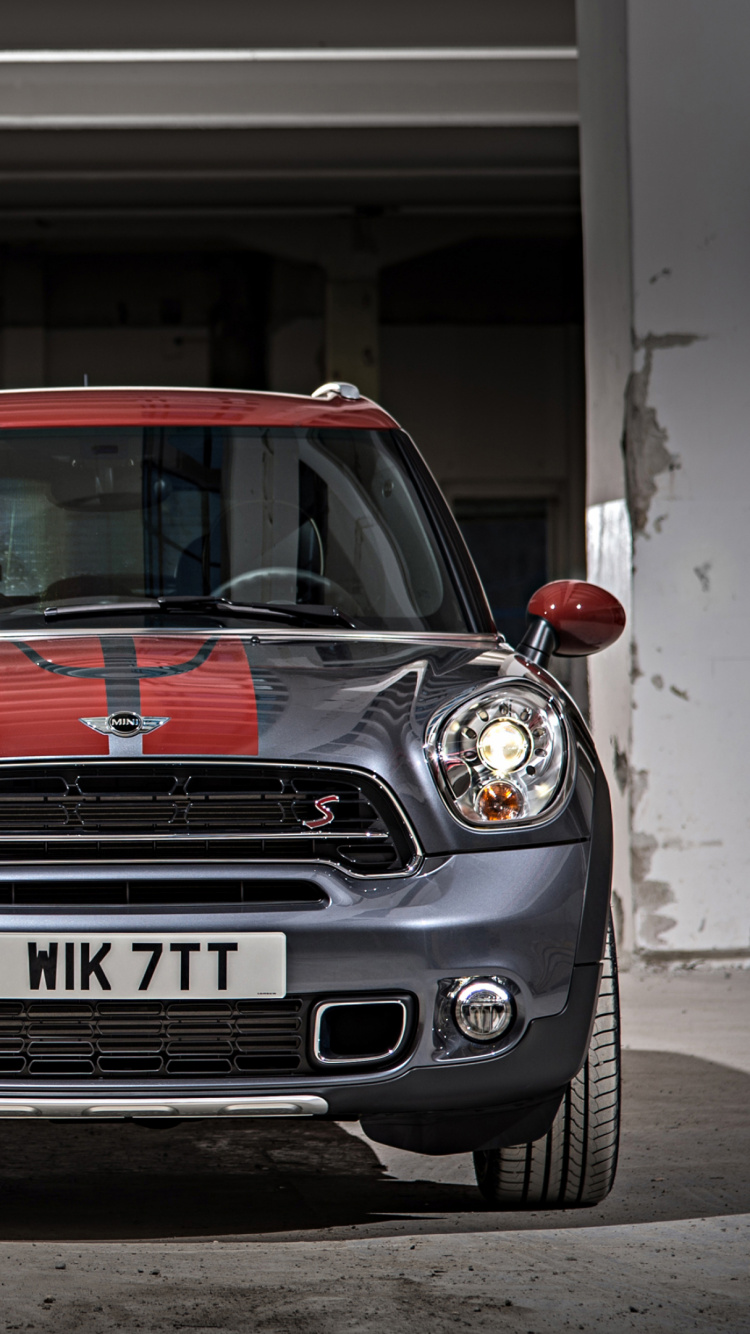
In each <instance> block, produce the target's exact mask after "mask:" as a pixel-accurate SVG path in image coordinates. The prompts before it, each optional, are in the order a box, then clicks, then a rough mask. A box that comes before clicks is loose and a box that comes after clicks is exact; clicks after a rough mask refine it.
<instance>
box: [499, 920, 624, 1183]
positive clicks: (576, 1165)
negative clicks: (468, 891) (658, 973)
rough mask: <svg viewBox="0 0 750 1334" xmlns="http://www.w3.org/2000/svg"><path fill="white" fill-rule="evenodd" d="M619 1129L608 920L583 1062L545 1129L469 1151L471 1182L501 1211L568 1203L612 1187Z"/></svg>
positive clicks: (615, 1000) (613, 956) (616, 1017)
mask: <svg viewBox="0 0 750 1334" xmlns="http://www.w3.org/2000/svg"><path fill="white" fill-rule="evenodd" d="M619 1131H620V1008H619V997H618V987H617V952H616V947H615V938H614V932H613V930H612V924H611V922H610V924H609V927H608V930H607V939H606V944H605V950H604V966H603V969H602V980H601V985H600V988H599V997H598V1000H597V1005H596V1015H595V1018H594V1028H593V1032H592V1035H591V1042H590V1044H589V1049H588V1054H587V1056H586V1060H585V1061H584V1063H583V1066H582V1068H581V1070H580V1071H579V1073H578V1074H577V1075H576V1077H575V1079H574V1080H572V1082H571V1083H570V1084H569V1085H568V1088H567V1090H566V1093H565V1097H564V1098H563V1101H562V1103H561V1106H560V1110H559V1111H558V1113H557V1116H556V1117H555V1119H554V1121H553V1123H552V1126H551V1128H550V1130H549V1131H548V1132H547V1134H546V1135H545V1136H544V1137H543V1138H542V1139H538V1140H534V1141H533V1142H532V1143H529V1144H519V1145H515V1146H514V1147H513V1148H509V1149H484V1150H480V1151H479V1152H477V1153H475V1154H474V1168H475V1171H476V1177H477V1185H478V1186H479V1189H480V1190H481V1192H482V1194H483V1195H484V1197H485V1199H486V1200H488V1201H489V1202H490V1204H494V1205H495V1206H499V1207H500V1208H503V1209H576V1208H584V1207H587V1206H590V1205H593V1204H599V1203H600V1201H601V1200H603V1199H604V1198H605V1197H606V1196H607V1195H608V1194H609V1192H610V1190H611V1189H612V1185H613V1183H614V1179H615V1171H616V1169H617V1150H618V1143H619Z"/></svg>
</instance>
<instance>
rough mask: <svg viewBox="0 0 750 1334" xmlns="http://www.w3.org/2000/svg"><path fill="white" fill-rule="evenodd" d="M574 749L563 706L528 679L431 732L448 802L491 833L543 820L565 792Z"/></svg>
mask: <svg viewBox="0 0 750 1334" xmlns="http://www.w3.org/2000/svg"><path fill="white" fill-rule="evenodd" d="M567 749H568V748H567V735H566V727H565V722H564V719H563V716H562V711H561V709H560V706H559V705H558V704H557V702H556V701H555V700H554V699H552V698H551V697H550V696H549V695H548V694H544V693H543V692H542V691H541V690H539V688H538V687H536V686H534V685H530V684H529V683H528V682H526V681H521V680H513V681H508V682H506V683H504V684H502V685H497V686H495V687H494V688H493V689H492V690H488V691H485V692H484V693H483V694H481V695H477V696H475V697H474V699H471V700H469V701H468V702H467V703H465V704H462V705H460V707H459V708H457V709H454V710H453V711H452V712H451V713H449V714H447V715H445V714H444V715H442V716H441V717H440V718H438V719H437V720H436V721H435V722H433V724H432V725H431V727H430V729H429V730H428V734H427V753H428V756H429V758H430V761H431V763H432V765H433V769H434V770H435V774H436V777H437V779H438V783H439V785H440V788H441V791H442V792H443V795H444V797H445V798H446V800H447V801H448V804H449V805H450V806H451V808H452V809H453V811H454V813H455V814H456V815H458V816H459V817H460V818H461V819H462V820H465V821H466V822H467V823H468V824H472V825H480V826H483V827H485V828H491V827H492V826H493V825H497V824H499V823H507V822H509V821H513V822H514V823H515V822H517V821H519V820H523V821H527V820H534V819H536V818H537V817H538V816H540V815H542V813H543V812H544V811H546V810H547V808H548V807H549V806H551V804H552V803H553V801H554V800H555V797H556V796H557V795H558V793H559V791H560V789H561V787H562V783H563V780H564V777H565V770H566V764H567Z"/></svg>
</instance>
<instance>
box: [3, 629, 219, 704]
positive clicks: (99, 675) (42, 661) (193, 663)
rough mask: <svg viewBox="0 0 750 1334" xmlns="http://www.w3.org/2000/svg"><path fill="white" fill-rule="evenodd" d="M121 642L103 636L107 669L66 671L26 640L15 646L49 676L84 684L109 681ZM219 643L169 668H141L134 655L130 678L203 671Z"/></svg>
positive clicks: (208, 643)
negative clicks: (111, 654) (112, 649)
mask: <svg viewBox="0 0 750 1334" xmlns="http://www.w3.org/2000/svg"><path fill="white" fill-rule="evenodd" d="M117 638H119V636H118V637H117ZM117 638H116V637H115V636H112V637H111V639H109V640H108V639H107V637H106V636H103V635H102V636H100V642H101V646H102V653H103V654H104V662H105V665H104V667H63V666H62V665H61V664H60V663H59V662H48V660H47V659H46V658H43V657H42V656H41V654H40V653H37V651H36V649H33V648H32V647H31V645H30V644H24V643H23V641H22V640H19V639H13V640H11V643H12V644H13V645H14V646H15V647H16V648H17V649H20V650H21V652H22V653H23V654H24V655H25V656H26V657H27V658H28V659H29V662H33V664H34V666H35V667H41V668H42V669H43V671H45V672H54V673H55V675H57V676H73V677H77V678H78V679H79V680H83V681H106V679H107V676H108V674H109V672H110V670H111V668H110V667H109V666H108V665H107V663H108V645H109V644H110V643H112V644H114V643H116V642H117ZM126 642H127V643H130V644H132V643H133V641H132V639H129V638H127V637H126ZM218 642H219V640H218V638H216V639H207V640H206V642H205V644H202V645H201V647H200V648H199V649H198V652H197V653H196V654H195V656H194V657H192V658H189V659H188V661H187V662H178V663H174V664H173V665H172V666H166V667H139V666H138V664H137V662H136V661H135V653H133V658H132V665H131V666H129V667H128V668H127V674H128V676H129V677H130V679H131V680H133V679H136V680H138V681H146V680H153V679H154V678H156V677H160V676H181V675H182V674H183V672H192V671H193V670H194V669H195V668H196V667H200V666H201V665H202V664H203V663H204V662H205V661H206V658H207V657H208V656H209V655H210V654H211V653H213V651H214V649H215V648H216V645H217V644H218ZM119 662H120V664H122V658H120V659H119ZM122 670H123V668H122V666H119V667H118V671H120V672H121V671H122ZM127 707H128V708H130V707H131V706H130V705H128V706H127Z"/></svg>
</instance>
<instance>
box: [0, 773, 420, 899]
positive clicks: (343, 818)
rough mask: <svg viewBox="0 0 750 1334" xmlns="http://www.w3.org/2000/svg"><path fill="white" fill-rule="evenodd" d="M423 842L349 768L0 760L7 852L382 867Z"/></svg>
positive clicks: (409, 855) (403, 861) (13, 855)
mask: <svg viewBox="0 0 750 1334" xmlns="http://www.w3.org/2000/svg"><path fill="white" fill-rule="evenodd" d="M416 852H417V850H416V848H415V846H414V842H413V839H412V837H411V836H410V834H409V832H408V830H407V828H406V826H405V824H404V821H403V818H402V817H401V816H400V814H399V812H398V811H397V809H396V807H395V804H394V802H393V800H392V799H391V798H390V797H389V796H388V794H387V793H386V792H385V791H384V790H383V788H382V787H381V786H380V784H378V783H376V782H374V781H373V780H372V779H371V778H369V777H368V776H367V775H364V774H362V775H359V774H356V773H353V772H352V771H350V770H340V769H336V768H334V767H325V768H323V767H320V768H319V767H315V766H296V765H289V766H283V765H267V764H265V765H264V764H260V763H255V762H246V763H244V764H237V763H225V762H214V763H208V762H201V761H179V762H172V761H153V762H152V761H144V760H131V761H127V760H104V761H86V762H82V763H70V762H66V761H63V762H59V763H51V762H40V763H36V764H24V765H15V764H13V765H5V766H3V768H2V769H1V770H0V862H18V861H36V860H50V861H66V860H75V861H84V862H85V861H91V860H97V861H99V860H102V859H110V860H118V861H119V860H143V859H144V858H148V859H149V860H151V859H153V860H159V859H170V860H174V859H177V860H181V859H196V858H198V859H206V858H209V859H218V860H226V859H236V860H256V859H258V858H260V859H263V860H274V861H289V860H292V861H329V862H333V863H335V864H338V865H340V866H342V867H344V868H346V869H347V870H350V871H354V872H355V873H356V874H358V875H368V874H370V875H375V874H381V875H382V874H384V873H388V872H394V871H395V872H398V871H401V870H403V869H405V868H406V867H407V866H409V865H410V864H411V863H412V862H414V860H415V858H416Z"/></svg>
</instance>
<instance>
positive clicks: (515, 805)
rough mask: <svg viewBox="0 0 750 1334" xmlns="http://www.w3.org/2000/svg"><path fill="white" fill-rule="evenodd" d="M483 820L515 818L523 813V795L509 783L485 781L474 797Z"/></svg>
mask: <svg viewBox="0 0 750 1334" xmlns="http://www.w3.org/2000/svg"><path fill="white" fill-rule="evenodd" d="M476 808H477V813H478V814H479V815H481V817H482V819H483V820H487V821H490V820H492V821H495V820H517V819H518V817H519V815H523V797H522V796H521V793H520V792H519V791H518V789H517V788H515V787H513V785H512V784H511V783H503V782H496V783H487V785H486V787H483V788H482V790H481V792H480V793H479V795H478V796H477V799H476Z"/></svg>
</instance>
